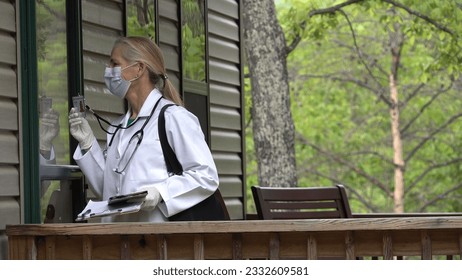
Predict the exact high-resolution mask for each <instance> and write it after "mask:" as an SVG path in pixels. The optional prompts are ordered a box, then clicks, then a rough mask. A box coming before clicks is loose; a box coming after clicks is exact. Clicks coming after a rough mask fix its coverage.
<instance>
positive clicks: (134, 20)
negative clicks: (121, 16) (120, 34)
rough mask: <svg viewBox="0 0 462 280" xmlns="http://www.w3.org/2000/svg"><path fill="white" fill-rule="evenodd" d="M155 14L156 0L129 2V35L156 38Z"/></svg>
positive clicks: (129, 0) (134, 0)
mask: <svg viewBox="0 0 462 280" xmlns="http://www.w3.org/2000/svg"><path fill="white" fill-rule="evenodd" d="M155 14H156V13H155V3H154V0H127V35H128V36H144V37H149V38H151V39H153V38H155V35H156V29H155V28H156V26H155V25H156V21H155Z"/></svg>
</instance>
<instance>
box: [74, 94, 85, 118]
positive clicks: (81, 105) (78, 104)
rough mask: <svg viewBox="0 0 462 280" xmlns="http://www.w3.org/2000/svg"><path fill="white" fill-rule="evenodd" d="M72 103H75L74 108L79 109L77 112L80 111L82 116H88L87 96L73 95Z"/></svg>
mask: <svg viewBox="0 0 462 280" xmlns="http://www.w3.org/2000/svg"><path fill="white" fill-rule="evenodd" d="M72 104H73V105H74V108H75V109H76V110H77V112H79V113H80V115H81V116H82V117H84V118H85V117H86V116H87V114H86V108H85V97H83V96H82V95H80V94H79V95H77V96H73V97H72Z"/></svg>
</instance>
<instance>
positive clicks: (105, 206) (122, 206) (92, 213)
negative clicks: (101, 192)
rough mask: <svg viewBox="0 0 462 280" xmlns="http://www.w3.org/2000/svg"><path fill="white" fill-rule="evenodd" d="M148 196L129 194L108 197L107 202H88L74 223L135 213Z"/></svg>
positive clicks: (142, 193)
mask: <svg viewBox="0 0 462 280" xmlns="http://www.w3.org/2000/svg"><path fill="white" fill-rule="evenodd" d="M147 194H148V192H147V191H142V192H136V193H130V194H126V195H118V196H113V197H110V198H109V200H107V201H106V200H104V201H93V200H90V201H89V202H88V203H87V206H85V209H83V210H82V212H80V214H78V215H77V218H76V219H75V220H76V221H85V220H89V219H91V218H98V217H104V216H111V215H122V214H130V213H135V212H138V211H140V210H141V205H142V204H143V203H144V199H145V197H146V195H147Z"/></svg>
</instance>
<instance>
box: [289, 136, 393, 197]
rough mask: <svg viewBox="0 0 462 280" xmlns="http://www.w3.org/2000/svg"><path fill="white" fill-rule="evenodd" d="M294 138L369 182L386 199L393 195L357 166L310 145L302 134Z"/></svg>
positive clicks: (383, 185)
mask: <svg viewBox="0 0 462 280" xmlns="http://www.w3.org/2000/svg"><path fill="white" fill-rule="evenodd" d="M296 137H297V138H298V140H300V141H302V142H303V143H304V144H305V145H307V146H310V147H312V148H313V149H315V150H316V151H318V152H320V153H322V154H324V155H326V156H328V157H329V158H331V159H332V160H334V161H336V162H338V163H340V164H342V165H344V166H346V167H348V168H349V169H350V170H352V171H353V172H354V173H356V174H358V175H359V176H361V177H363V178H365V179H366V180H367V181H369V182H371V183H372V184H374V185H375V186H377V187H378V188H380V189H381V190H382V191H383V192H384V193H385V194H386V195H387V196H388V197H392V196H393V194H392V193H391V192H390V190H389V189H388V188H387V186H386V185H385V184H383V183H382V182H380V181H379V180H377V179H376V178H374V177H372V176H370V175H369V174H367V173H366V172H365V171H364V170H362V169H361V168H359V167H358V166H355V165H353V164H351V162H349V161H347V160H344V159H342V158H340V157H339V156H337V155H334V154H331V153H329V152H327V151H324V150H322V149H321V148H320V147H318V146H316V145H314V144H312V143H310V142H309V141H308V140H307V139H306V138H305V137H304V136H303V135H302V134H300V133H298V132H296Z"/></svg>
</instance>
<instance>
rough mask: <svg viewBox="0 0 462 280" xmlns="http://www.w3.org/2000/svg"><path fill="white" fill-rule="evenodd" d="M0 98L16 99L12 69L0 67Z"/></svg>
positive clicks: (16, 87)
mask: <svg viewBox="0 0 462 280" xmlns="http://www.w3.org/2000/svg"><path fill="white" fill-rule="evenodd" d="M0 85H1V86H0V96H1V97H8V98H14V99H15V98H17V97H18V84H17V79H16V73H15V72H14V70H13V69H12V68H5V67H1V66H0Z"/></svg>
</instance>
